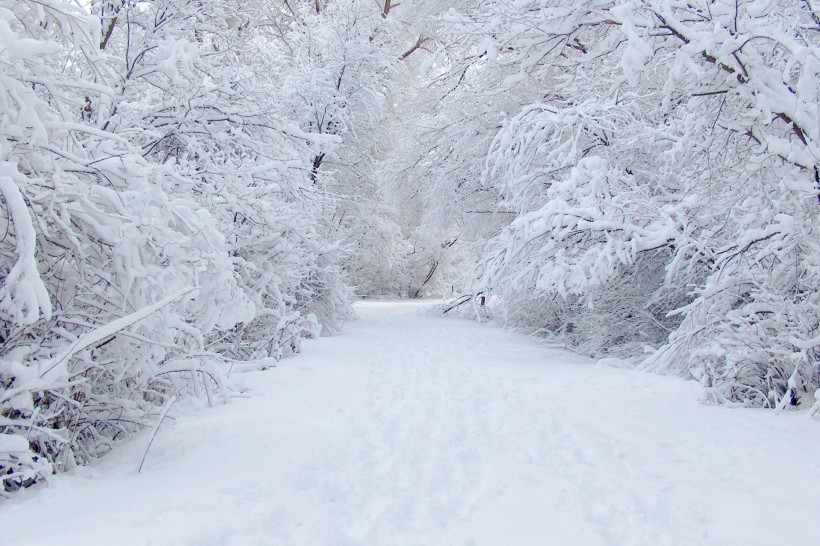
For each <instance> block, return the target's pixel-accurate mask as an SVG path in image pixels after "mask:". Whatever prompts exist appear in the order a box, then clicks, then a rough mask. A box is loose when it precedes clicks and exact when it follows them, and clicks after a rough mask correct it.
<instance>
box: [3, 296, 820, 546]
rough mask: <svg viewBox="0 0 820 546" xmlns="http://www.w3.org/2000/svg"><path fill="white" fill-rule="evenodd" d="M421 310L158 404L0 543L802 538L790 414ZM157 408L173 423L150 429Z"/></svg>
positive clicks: (801, 424) (811, 470)
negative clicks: (220, 390)
mask: <svg viewBox="0 0 820 546" xmlns="http://www.w3.org/2000/svg"><path fill="white" fill-rule="evenodd" d="M427 305H428V304H419V303H403V302H367V303H360V304H358V305H357V307H356V310H357V313H358V315H359V320H358V321H356V322H355V323H352V324H350V325H349V326H348V327H347V329H346V330H345V331H344V332H342V333H341V334H340V335H338V336H335V337H331V338H321V339H318V340H315V341H312V342H308V343H306V344H305V346H304V353H303V354H302V355H300V356H298V357H296V358H293V359H289V360H286V361H283V362H281V363H280V364H279V366H278V367H277V368H274V369H272V370H268V371H263V372H249V373H245V374H234V376H233V379H234V380H236V381H238V382H241V383H243V384H245V386H247V387H248V388H249V389H250V392H249V395H248V396H247V397H240V398H235V399H234V400H232V402H231V403H230V404H228V405H225V406H217V407H215V408H212V409H204V408H201V407H200V406H197V405H194V404H192V403H190V402H188V403H178V404H177V406H176V407H175V408H174V410H172V412H171V413H170V414H169V416H168V418H166V419H165V422H164V424H163V425H162V427H161V428H160V429H159V432H158V434H157V436H156V438H155V439H154V440H153V445H152V446H151V448H150V450H149V452H148V454H147V457H146V459H145V462H144V466H143V468H142V471H141V473H137V472H136V469H137V467H138V466H139V464H140V462H141V461H142V458H143V454H144V453H145V448H146V446H147V444H148V442H149V441H150V431H149V432H146V433H144V434H142V435H141V436H138V437H136V438H135V439H134V440H133V441H131V442H129V443H127V444H126V445H124V446H123V447H121V448H119V449H117V450H115V452H114V453H112V454H110V455H109V456H108V457H106V458H105V459H104V460H103V462H102V463H100V464H98V465H96V466H95V467H93V468H90V469H89V468H86V469H78V470H75V471H73V472H71V473H67V474H63V475H60V476H56V477H55V478H54V479H53V480H52V481H51V485H50V486H49V487H48V488H41V489H35V490H33V491H32V490H30V491H25V492H22V493H20V494H19V495H17V497H16V498H15V499H12V500H10V501H4V504H3V506H2V510H0V529H2V530H3V532H2V540H1V541H0V542H2V543H3V544H4V545H21V546H22V545H39V544H57V543H59V544H77V545H94V544H100V545H103V544H104V545H108V544H118V545H131V544H133V545H150V544H154V545H160V544H162V545H165V544H173V545H176V544H182V545H187V544H190V545H197V546H208V545H226V546H227V545H243V546H244V545H255V544H259V545H267V544H276V545H290V544H292V545H325V544H327V545H330V544H333V545H358V544H361V545H403V544H407V545H411V544H412V545H421V544H424V545H439V544H440V545H476V546H477V545H484V544H487V545H490V544H493V545H498V544H515V545H526V544H539V545H542V544H578V545H597V544H612V545H638V544H646V545H653V546H655V545H672V544H681V545H691V544H715V545H733V544H744V545H747V546H748V545H756V544H760V545H763V544H767V545H768V544H780V543H783V542H784V541H788V542H789V543H792V544H818V543H820V525H817V524H816V523H815V522H816V493H817V491H818V490H820V459H818V457H817V454H818V453H820V434H818V433H817V422H816V421H814V420H813V419H811V418H808V417H807V415H806V413H797V412H795V413H789V412H783V413H774V412H770V411H765V410H738V409H727V408H720V407H710V406H701V405H698V404H697V402H696V400H697V397H698V394H699V392H700V387H699V385H697V384H696V383H695V382H686V381H683V380H681V379H679V378H673V377H664V376H658V375H654V374H648V373H642V372H637V371H634V370H629V369H623V368H616V367H612V366H609V365H604V364H601V363H596V362H595V361H592V360H588V359H585V358H582V357H580V356H576V355H574V354H572V353H569V352H565V351H563V350H560V349H557V348H550V347H544V346H542V345H539V343H538V341H537V340H536V339H534V338H529V337H525V336H521V335H518V334H514V333H511V332H508V331H503V330H500V329H497V328H494V327H492V326H490V325H486V324H477V323H474V322H470V321H465V320H443V319H438V318H434V317H431V316H429V314H426V313H424V311H425V307H426V306H427ZM173 414H176V418H175V419H173V420H172V419H171V416H172V415H173Z"/></svg>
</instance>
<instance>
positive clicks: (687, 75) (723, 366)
mask: <svg viewBox="0 0 820 546" xmlns="http://www.w3.org/2000/svg"><path fill="white" fill-rule="evenodd" d="M448 21H449V24H450V31H451V32H452V35H453V36H454V39H453V43H454V44H456V45H457V51H459V52H460V55H459V56H458V57H457V58H458V62H459V63H460V65H458V66H459V67H458V70H460V71H461V74H463V75H465V77H464V79H466V80H467V81H475V80H476V78H477V77H478V75H480V77H481V78H483V79H484V80H486V79H487V74H488V73H494V74H496V78H495V82H494V84H492V85H494V86H495V89H497V90H504V89H508V90H509V92H508V96H509V97H512V98H511V99H508V100H511V101H517V102H518V105H517V107H516V111H517V112H518V113H517V114H515V115H513V116H512V117H511V118H510V119H509V120H508V121H505V122H504V125H503V127H502V128H500V130H498V131H497V132H496V133H495V138H494V140H493V142H492V144H491V146H490V147H489V152H488V155H487V162H486V166H485V170H484V174H483V183H484V185H485V187H489V188H493V189H495V190H497V192H498V202H499V210H502V211H511V212H513V213H514V220H513V221H512V222H511V223H510V225H509V227H508V228H506V229H505V230H503V232H501V233H500V234H499V235H498V236H496V237H494V238H493V239H492V240H491V241H490V243H489V245H488V247H487V248H486V251H485V256H484V258H483V259H482V260H481V261H480V263H479V266H478V269H477V273H476V275H477V276H478V277H479V278H480V280H479V281H478V289H480V290H485V291H487V292H488V293H489V294H492V295H494V296H495V298H494V301H495V302H496V305H497V306H498V308H499V310H500V312H501V313H502V315H503V316H504V317H505V318H506V319H507V320H508V321H510V322H511V323H513V324H516V325H519V326H524V327H527V328H528V329H530V330H542V331H547V332H549V333H552V334H558V335H561V336H562V337H564V339H567V340H569V341H570V342H571V343H572V344H573V345H575V346H576V347H578V348H580V349H581V350H582V351H584V352H586V353H588V354H595V355H607V354H611V355H615V356H621V357H629V358H631V359H633V360H635V361H639V362H640V366H642V367H644V368H649V369H654V370H661V371H673V372H675V373H681V374H686V375H688V376H691V377H693V378H695V379H697V380H699V381H700V382H701V383H702V384H703V387H704V399H705V400H706V401H709V402H718V403H731V404H742V405H753V406H765V407H784V406H787V405H790V404H800V403H809V404H811V402H812V395H811V393H813V392H814V390H815V389H817V387H818V386H819V385H820V383H819V382H820V371H818V360H819V359H820V358H819V357H820V293H819V292H818V290H817V287H818V286H820V232H818V226H820V177H818V167H817V161H818V157H819V156H820V148H818V142H820V123H819V122H818V120H820V111H819V110H818V108H819V107H818V105H820V85H819V84H818V82H820V79H818V76H820V47H818V46H819V44H820V20H819V19H818V16H817V13H816V12H814V11H813V7H812V4H811V3H810V2H804V1H798V0H783V1H775V2H767V3H761V2H735V1H734V0H732V1H728V0H727V1H710V2H683V1H676V0H664V1H660V0H658V1H653V0H643V1H629V2H621V1H614V2H613V1H591V2H584V3H573V2H565V1H563V0H529V1H524V2H515V3H510V2H505V1H501V0H499V1H494V2H489V3H482V4H481V6H479V7H476V8H472V9H465V10H464V11H463V13H461V14H458V13H455V12H453V13H451V14H450V16H449V18H448ZM470 71H472V73H473V74H475V75H476V76H474V77H473V79H472V80H470ZM451 73H452V72H451ZM533 82H536V83H537V85H535V86H533ZM462 85H463V83H462ZM521 85H525V86H527V90H523V91H522V90H521V88H520V86H521ZM460 97H461V99H462V100H463V99H464V97H465V93H462V94H461V95H460ZM508 104H509V102H508ZM646 351H650V355H649V356H648V357H647V356H646Z"/></svg>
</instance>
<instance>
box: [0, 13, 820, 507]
mask: <svg viewBox="0 0 820 546" xmlns="http://www.w3.org/2000/svg"><path fill="white" fill-rule="evenodd" d="M0 87H2V93H1V94H0V101H2V103H1V104H0V132H2V138H0V154H2V157H0V233H2V237H0V277H2V280H3V282H2V287H1V288H0V342H1V343H2V348H0V475H2V480H3V487H2V489H0V491H2V492H3V493H0V494H3V495H10V494H12V493H13V492H15V491H17V490H19V489H21V488H26V487H28V486H31V485H33V484H35V483H37V482H41V481H44V480H47V479H48V477H49V476H50V475H52V474H54V473H57V472H62V471H65V470H68V469H71V468H73V467H75V466H77V465H83V464H87V463H89V462H91V461H94V460H95V459H98V458H99V457H101V456H103V455H105V454H106V453H107V452H109V451H110V450H111V449H112V448H113V447H114V445H116V443H117V442H119V441H121V440H123V439H126V438H128V437H129V436H131V435H133V434H134V433H135V432H137V431H139V430H141V429H143V428H145V427H150V426H152V425H154V424H155V423H156V422H157V420H158V419H160V418H161V416H162V415H164V414H165V413H166V412H167V411H168V408H169V407H170V406H171V404H173V403H174V401H175V400H177V399H180V398H181V397H190V396H195V397H203V398H204V399H207V400H208V401H209V402H210V403H213V404H218V403H221V402H222V401H223V400H227V399H228V398H229V397H230V396H231V395H232V393H233V392H234V387H233V386H232V383H231V376H232V374H238V373H241V372H244V371H248V370H257V369H264V368H268V367H271V366H273V365H274V364H275V363H276V362H277V361H278V360H280V359H282V358H284V357H287V356H290V355H293V354H295V353H298V352H299V350H300V345H301V342H302V340H304V339H305V338H310V337H313V336H318V335H320V334H323V335H332V334H334V333H336V332H338V331H339V330H340V329H341V328H342V326H343V324H344V323H345V322H346V321H347V320H348V319H350V318H352V309H351V301H353V299H354V298H355V297H356V296H391V297H410V298H417V297H445V298H447V299H448V300H449V301H451V303H450V304H448V305H445V306H444V307H443V309H445V310H448V313H447V315H448V316H449V315H450V314H456V313H458V312H461V313H462V314H463V315H464V316H472V317H476V316H477V317H479V318H482V317H486V316H488V315H492V316H493V318H494V319H496V320H497V321H499V322H501V323H503V324H505V325H507V326H509V327H512V328H516V329H519V330H521V331H524V332H527V333H532V334H535V335H539V336H544V337H547V338H550V339H552V340H556V341H560V342H561V343H563V344H565V345H566V346H568V347H570V348H572V349H573V350H575V351H576V352H579V353H581V354H584V355H588V356H593V357H596V358H608V359H618V362H619V363H620V365H626V363H628V364H629V365H631V366H634V367H638V368H641V369H645V370H651V371H656V372H662V373H673V374H679V375H681V376H684V377H687V378H691V379H693V380H695V381H698V382H700V384H701V385H702V401H703V402H704V403H710V404H723V405H730V406H748V407H764V408H771V409H777V410H785V409H794V408H803V409H804V410H808V411H809V412H816V411H818V408H820V400H818V399H820V394H817V393H816V392H815V391H816V390H818V389H819V388H820V364H818V362H820V290H818V287H820V171H818V159H820V9H818V7H817V5H816V3H815V2H813V0H771V1H759V0H745V1H737V0H689V1H682V0H614V1H606V0H588V1H584V2H576V1H571V0H482V1H477V0H457V1H456V2H452V3H449V2H448V3H446V5H442V3H441V2H434V1H432V0H406V3H405V2H404V1H403V2H400V3H399V2H395V3H391V0H379V1H378V2H374V1H373V0H258V1H254V2H244V1H242V0H156V1H152V0H147V1H132V0H73V1H71V0H3V1H2V2H0ZM480 298H483V301H485V302H486V308H485V309H481V310H479V311H480V312H478V313H476V306H477V302H478V300H479V299H480ZM818 392H820V391H818Z"/></svg>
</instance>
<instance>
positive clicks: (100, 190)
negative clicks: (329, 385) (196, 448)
mask: <svg viewBox="0 0 820 546" xmlns="http://www.w3.org/2000/svg"><path fill="white" fill-rule="evenodd" d="M86 7H90V8H91V9H93V10H95V11H94V13H95V14H96V15H100V18H99V19H98V18H97V17H96V16H95V17H92V16H90V15H89V14H88V13H87V12H85V11H83V9H84V8H80V7H77V6H75V5H74V4H72V3H69V2H63V1H58V0H46V1H39V0H38V1H37V2H33V1H31V2H29V1H20V2H16V3H14V5H13V6H11V7H5V6H4V7H0V40H2V42H0V65H2V67H1V68H0V82H2V87H3V89H4V93H3V94H2V96H0V107H2V114H1V115H0V154H2V158H0V203H2V207H1V208H0V229H2V231H3V233H4V234H5V236H4V237H3V238H2V240H0V275H2V277H3V285H2V288H0V341H1V342H2V348H0V475H1V476H2V480H3V490H5V491H14V490H16V489H19V488H21V487H26V486H28V485H31V484H33V483H36V482H37V481H40V480H41V479H42V478H44V477H45V476H47V475H48V474H49V473H51V472H55V471H61V470H64V469H67V468H70V467H71V466H72V465H75V464H82V463H86V462H88V461H90V460H92V459H94V458H96V457H98V456H100V455H102V454H104V453H106V452H107V451H109V450H110V449H111V447H112V446H113V444H114V443H115V442H116V441H118V440H121V439H123V438H125V437H127V436H128V435H130V434H132V433H133V432H135V431H136V430H138V429H139V428H141V427H142V426H145V425H147V424H150V423H151V421H152V419H154V418H155V415H156V414H158V413H159V411H160V407H161V406H162V405H163V404H165V403H166V402H167V401H168V400H170V399H172V398H171V397H172V396H176V395H179V394H181V393H182V394H184V393H185V392H186V391H191V392H193V393H194V394H203V395H206V396H207V397H208V399H209V400H211V399H212V396H213V395H214V394H216V393H219V395H221V396H222V397H226V396H227V390H226V389H227V387H226V385H225V383H224V381H223V376H224V373H225V371H227V370H228V369H229V366H230V364H232V363H233V362H234V361H236V360H255V361H257V362H262V363H267V362H269V359H270V357H273V358H280V357H282V356H287V355H288V354H291V353H293V352H296V351H298V349H299V342H300V339H301V338H302V337H305V336H310V335H315V334H316V333H317V332H318V330H319V327H320V325H319V322H318V321H319V319H317V316H316V311H317V310H320V311H321V312H322V313H323V315H322V316H321V317H320V318H321V320H325V321H327V324H329V325H330V327H329V329H331V330H333V329H338V327H339V323H340V321H341V320H343V317H344V316H346V313H347V312H348V308H346V307H345V305H346V300H345V298H346V296H347V292H346V287H345V285H344V276H343V274H342V273H341V272H340V266H339V260H340V257H339V256H338V253H337V252H336V250H335V247H334V245H333V244H332V243H330V242H328V241H327V240H326V239H324V238H323V237H322V236H321V235H320V234H317V232H316V230H315V223H316V221H317V219H318V218H321V217H322V215H323V213H324V208H323V207H324V201H323V200H322V198H321V196H318V195H316V192H315V191H314V190H313V189H312V188H311V187H310V186H311V185H310V169H309V168H308V166H309V158H311V157H312V155H313V154H315V152H316V150H317V149H319V148H321V147H322V146H325V145H327V142H326V141H324V140H321V139H320V137H316V136H314V135H310V134H307V133H304V132H302V131H301V130H299V129H298V128H297V127H295V126H293V125H291V124H288V123H286V122H284V121H281V119H280V118H279V117H277V115H276V114H275V112H271V111H270V110H269V109H267V108H265V106H264V105H265V104H268V103H271V102H273V98H274V96H275V94H274V90H275V84H274V83H272V80H271V78H272V77H268V76H267V75H265V77H263V76H262V75H260V74H259V73H257V72H254V71H252V70H250V69H249V68H248V66H247V64H246V63H244V62H243V56H242V54H243V52H247V51H248V49H247V48H251V47H252V46H253V44H254V40H256V39H258V36H256V35H251V34H250V33H251V30H249V29H248V26H247V25H236V24H234V23H236V21H235V20H234V19H235V18H231V17H228V16H226V13H225V11H224V10H225V8H226V7H230V6H228V4H227V2H216V1H213V2H184V3H178V2H152V3H140V4H132V3H124V2H109V1H106V2H102V3H99V2H94V3H91V4H89V5H88V6H86ZM234 7H235V6H234ZM100 22H102V25H100ZM242 33H248V34H242ZM241 44H247V48H246V49H242V48H241V47H240V45H241ZM257 45H258V44H257ZM263 68H264V67H263ZM263 74H264V73H263ZM317 300H322V301H324V300H327V301H331V302H333V304H332V305H330V304H321V305H319V304H316V303H315V302H316V301H317ZM312 306H314V307H315V309H314V308H313V307H312Z"/></svg>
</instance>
